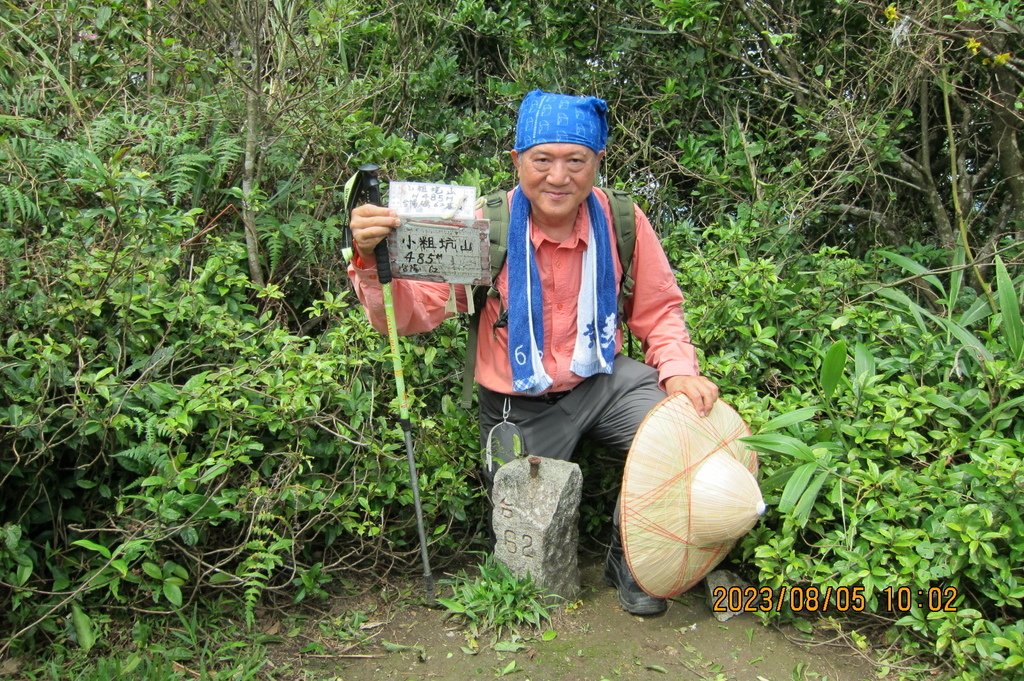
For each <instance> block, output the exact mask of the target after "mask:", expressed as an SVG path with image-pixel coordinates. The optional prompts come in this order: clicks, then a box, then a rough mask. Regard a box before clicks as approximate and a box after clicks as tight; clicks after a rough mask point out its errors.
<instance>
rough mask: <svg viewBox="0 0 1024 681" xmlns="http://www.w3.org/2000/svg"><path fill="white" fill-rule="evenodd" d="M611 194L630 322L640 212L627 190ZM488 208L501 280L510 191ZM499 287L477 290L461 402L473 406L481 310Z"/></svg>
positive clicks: (622, 300) (489, 199) (494, 273)
mask: <svg viewBox="0 0 1024 681" xmlns="http://www.w3.org/2000/svg"><path fill="white" fill-rule="evenodd" d="M599 189H600V191H602V192H604V194H605V196H607V197H608V205H609V207H610V208H611V213H612V227H613V228H614V229H615V248H616V250H617V251H618V254H619V263H620V264H621V265H622V281H621V282H619V321H621V322H625V321H626V312H625V305H626V301H627V300H629V299H630V297H632V295H633V285H634V283H635V280H634V278H633V251H634V250H635V248H636V215H635V213H634V212H633V199H632V197H630V195H629V194H628V193H627V192H624V191H622V190H620V189H609V188H605V187H600V188H599ZM481 205H482V208H483V211H484V217H485V218H487V219H488V220H490V221H491V231H490V242H491V243H490V255H491V281H492V282H496V281H497V280H498V273H500V272H501V268H502V267H504V265H505V256H506V254H507V252H508V223H509V212H508V193H507V192H505V191H504V190H499V191H496V192H492V193H490V194H488V195H487V196H485V197H483V198H482V199H480V203H478V206H481ZM497 295H498V290H497V289H496V288H494V287H493V286H477V287H475V288H474V289H473V304H474V310H473V316H472V317H470V322H469V337H468V338H467V339H466V369H465V371H464V373H463V381H462V400H461V404H462V406H463V407H464V408H465V409H469V408H470V406H471V405H472V402H473V378H474V373H475V369H476V345H477V335H478V333H479V327H480V313H481V311H482V310H483V307H484V304H485V303H486V302H487V297H488V296H493V297H497Z"/></svg>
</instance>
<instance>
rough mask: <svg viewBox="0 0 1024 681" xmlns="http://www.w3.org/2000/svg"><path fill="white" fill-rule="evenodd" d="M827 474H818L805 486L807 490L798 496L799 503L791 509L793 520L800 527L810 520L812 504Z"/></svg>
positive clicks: (822, 472)
mask: <svg viewBox="0 0 1024 681" xmlns="http://www.w3.org/2000/svg"><path fill="white" fill-rule="evenodd" d="M828 473H829V472H828V471H821V472H820V473H818V475H816V476H815V477H814V480H812V481H811V482H810V483H809V484H808V485H807V489H805V490H804V492H803V494H801V495H800V501H798V502H797V504H796V506H795V507H794V508H793V519H794V520H796V522H797V523H799V525H800V527H803V526H804V525H806V524H807V521H808V520H809V519H810V517H811V510H812V509H813V508H814V502H815V501H817V500H818V493H819V492H820V491H821V486H822V485H823V484H824V483H825V479H826V478H827V477H828Z"/></svg>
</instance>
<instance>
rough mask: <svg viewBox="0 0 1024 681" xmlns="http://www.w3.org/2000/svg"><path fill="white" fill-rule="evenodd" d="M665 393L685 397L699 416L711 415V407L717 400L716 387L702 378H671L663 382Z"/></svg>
mask: <svg viewBox="0 0 1024 681" xmlns="http://www.w3.org/2000/svg"><path fill="white" fill-rule="evenodd" d="M665 392H667V393H668V394H669V395H675V394H678V393H682V394H684V395H686V397H687V398H688V399H689V400H690V404H692V405H693V408H694V409H696V410H697V413H698V414H700V415H701V416H707V415H708V414H709V413H711V407H712V406H714V404H715V401H716V400H717V399H718V386H717V385H715V384H714V383H712V382H711V381H709V380H708V379H706V378H704V377H703V376H673V377H672V378H670V379H668V380H666V381H665Z"/></svg>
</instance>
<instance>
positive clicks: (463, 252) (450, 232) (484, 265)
mask: <svg viewBox="0 0 1024 681" xmlns="http://www.w3.org/2000/svg"><path fill="white" fill-rule="evenodd" d="M489 232H490V221H488V220H472V219H471V220H427V219H419V218H402V222H401V224H400V225H399V227H398V229H396V230H395V231H393V232H392V233H391V235H390V236H389V237H388V252H389V254H390V256H391V273H392V275H393V276H394V277H395V278H398V279H419V280H422V281H437V282H446V283H449V284H472V285H487V284H490V283H491V260H490V239H489Z"/></svg>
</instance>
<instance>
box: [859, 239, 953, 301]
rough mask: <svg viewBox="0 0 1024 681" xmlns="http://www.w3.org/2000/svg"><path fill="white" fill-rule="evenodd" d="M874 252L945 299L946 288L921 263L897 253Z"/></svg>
mask: <svg viewBox="0 0 1024 681" xmlns="http://www.w3.org/2000/svg"><path fill="white" fill-rule="evenodd" d="M875 252H876V253H878V254H879V255H882V256H884V257H886V258H888V259H889V260H891V261H892V262H893V263H895V264H897V265H899V266H900V267H902V268H903V269H905V270H906V271H907V272H910V273H911V274H914V275H917V276H919V277H920V278H921V279H923V280H925V281H927V282H928V283H929V284H931V285H932V286H934V287H935V290H936V291H938V292H939V293H940V294H941V295H942V297H943V298H945V297H946V287H945V286H943V285H942V282H941V281H939V278H938V277H936V276H935V275H934V274H932V273H931V270H930V269H928V268H927V267H925V266H924V265H922V264H921V263H919V262H917V261H916V260H911V259H910V258H908V257H907V256H905V255H900V254H899V253H893V252H891V251H884V250H878V251H875Z"/></svg>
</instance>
